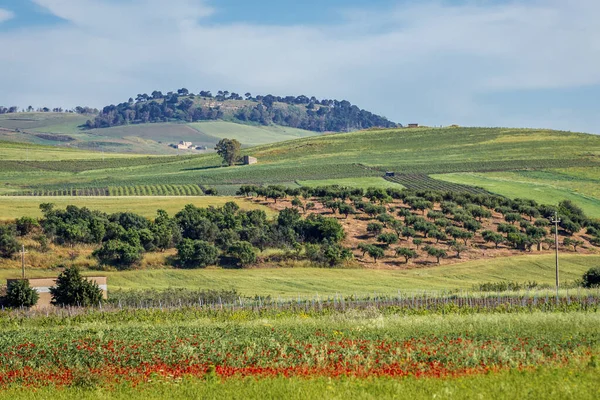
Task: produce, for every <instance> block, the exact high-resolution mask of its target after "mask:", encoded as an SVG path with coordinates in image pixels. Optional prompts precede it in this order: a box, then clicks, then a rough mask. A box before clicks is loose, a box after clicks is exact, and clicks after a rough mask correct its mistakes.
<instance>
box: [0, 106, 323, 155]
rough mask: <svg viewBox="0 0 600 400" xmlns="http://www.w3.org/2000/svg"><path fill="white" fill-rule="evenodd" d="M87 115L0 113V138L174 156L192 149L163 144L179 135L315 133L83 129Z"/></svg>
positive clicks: (206, 126)
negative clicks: (182, 149) (174, 147)
mask: <svg viewBox="0 0 600 400" xmlns="http://www.w3.org/2000/svg"><path fill="white" fill-rule="evenodd" d="M93 118H94V116H93V115H79V114H72V113H37V112H34V113H18V114H3V115H0V139H2V140H8V141H18V142H27V143H32V144H40V145H53V146H65V145H68V146H69V147H72V148H78V149H83V150H93V151H100V150H104V151H106V152H110V153H136V154H162V155H169V154H170V155H175V154H178V153H187V154H190V153H194V152H196V151H195V150H194V151H178V150H176V149H173V148H171V147H169V146H168V144H170V143H179V141H181V140H183V141H189V142H193V143H194V144H195V145H198V146H207V147H208V148H209V149H211V150H212V148H213V147H214V146H215V144H216V143H217V142H218V141H219V139H221V138H224V137H227V138H232V139H238V140H239V141H240V142H241V143H242V144H243V146H245V147H248V146H256V145H261V144H269V143H276V142H282V141H286V140H291V139H297V138H303V137H310V136H316V135H318V133H317V132H311V131H306V130H302V129H295V128H289V127H283V126H278V125H271V126H259V125H256V126H254V125H244V124H239V123H234V122H229V121H209V122H196V123H177V122H165V123H152V124H134V125H122V126H114V127H110V128H102V129H84V128H83V125H84V124H85V123H86V121H87V120H88V119H93ZM16 130H18V132H17V131H16ZM40 134H42V135H40ZM53 136H54V137H53ZM65 139H66V141H65Z"/></svg>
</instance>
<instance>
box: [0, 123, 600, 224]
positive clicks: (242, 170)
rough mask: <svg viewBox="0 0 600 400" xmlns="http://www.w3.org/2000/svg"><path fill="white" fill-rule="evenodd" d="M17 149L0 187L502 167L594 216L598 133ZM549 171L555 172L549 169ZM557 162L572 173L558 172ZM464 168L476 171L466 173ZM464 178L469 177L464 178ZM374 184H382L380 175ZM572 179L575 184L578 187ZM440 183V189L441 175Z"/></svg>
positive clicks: (401, 134) (441, 133) (5, 147)
mask: <svg viewBox="0 0 600 400" xmlns="http://www.w3.org/2000/svg"><path fill="white" fill-rule="evenodd" d="M222 124H225V123H222ZM230 126H231V125H230ZM15 146H16V147H15ZM17 147H18V148H17ZM26 147H27V146H23V145H15V144H8V143H7V142H4V143H2V147H1V149H0V154H5V155H6V157H5V159H13V160H20V162H19V163H12V164H6V163H4V164H1V162H0V193H10V192H18V191H22V190H24V189H28V190H29V189H34V190H37V189H40V190H56V189H65V188H66V189H71V188H90V187H109V186H134V185H157V184H172V185H186V184H190V183H192V184H198V185H206V186H217V185H218V186H219V188H220V190H221V192H222V193H228V194H230V193H235V191H236V189H237V187H239V185H243V184H290V183H291V182H307V181H308V184H316V183H315V182H311V181H319V182H324V183H328V182H349V183H350V182H355V183H356V184H359V185H363V186H364V185H365V182H371V181H364V180H362V179H363V178H380V177H381V176H383V174H384V171H387V170H391V171H395V172H396V173H397V174H415V175H414V176H419V174H422V175H421V176H425V175H426V174H448V173H479V174H480V173H486V172H490V173H491V172H492V171H502V172H510V173H515V174H518V175H519V178H521V180H520V181H519V180H518V179H512V178H513V177H509V179H510V180H512V181H515V182H524V185H528V184H529V183H530V182H533V183H536V182H537V183H540V184H541V185H540V186H539V188H540V189H544V190H540V196H541V197H540V199H536V200H538V201H539V202H550V203H556V202H558V201H560V200H561V199H562V198H563V197H564V198H574V199H575V201H576V202H577V203H578V204H582V205H583V206H584V207H585V208H586V210H588V211H589V212H590V214H591V215H598V214H597V212H596V210H597V208H596V206H595V205H594V204H595V202H596V201H597V199H598V198H599V197H598V196H599V195H598V193H597V189H594V188H595V187H597V180H598V178H597V176H598V175H597V174H598V164H599V156H600V137H598V136H595V135H587V134H579V133H571V132H560V131H547V130H524V129H499V128H437V129H416V130H408V129H395V130H383V131H365V132H355V133H349V134H336V135H325V136H317V137H311V138H301V139H297V140H293V141H288V142H284V143H279V144H270V145H261V146H258V147H253V148H251V149H245V150H243V154H248V155H253V156H256V157H257V158H258V160H259V161H258V162H259V163H258V165H252V166H235V167H230V168H222V167H220V166H221V159H220V158H219V157H217V156H216V155H214V154H212V155H211V154H209V155H199V156H185V157H182V156H178V157H175V156H174V157H167V158H160V160H159V161H156V160H154V161H153V160H152V159H146V160H142V159H137V160H133V161H132V160H130V159H120V160H119V161H118V162H113V161H111V160H108V159H107V160H106V161H105V162H104V163H101V162H95V163H91V162H81V163H77V162H73V163H71V164H67V163H58V162H52V161H49V160H52V159H56V158H58V159H60V158H61V157H62V158H74V159H75V158H90V157H94V158H95V159H97V158H98V157H99V156H101V155H100V154H99V153H89V152H75V151H71V150H63V149H59V150H56V151H58V152H65V153H64V155H56V154H52V151H46V148H42V147H40V148H38V150H39V152H38V151H37V150H36V153H33V150H30V151H31V153H30V154H31V156H30V157H31V158H30V159H33V158H34V157H39V159H41V160H48V162H44V163H40V162H34V161H30V162H21V161H22V160H25V159H26V155H25V156H24V154H26V151H25V149H26ZM32 148H33V147H32ZM531 149H535V151H532V150H531ZM557 169H558V170H560V171H559V172H556V170H557ZM563 170H566V171H571V172H566V173H565V172H561V171H563ZM557 174H559V175H560V174H562V175H565V174H567V175H569V174H570V175H569V176H572V179H571V178H569V179H567V178H564V179H562V180H558V181H556V183H553V185H554V186H555V188H550V187H549V186H548V185H549V184H550V182H554V176H555V175H557ZM578 175H580V176H579V177H578ZM472 176H476V177H477V179H475V180H473V179H474V178H472ZM482 176H484V175H458V178H457V177H456V176H455V177H453V178H452V179H459V178H460V179H461V180H463V181H461V182H463V183H471V184H475V185H478V186H484V187H485V182H482V181H481V177H482ZM465 177H469V179H472V180H471V181H469V182H466V181H464V179H466V178H465ZM523 177H525V178H523ZM340 179H348V181H340ZM444 179H450V178H444ZM524 179H526V180H524ZM400 181H402V179H400ZM373 182H375V181H373ZM376 182H379V183H380V184H381V180H379V179H378V180H376ZM432 182H435V181H434V180H431V179H430V180H429V183H432ZM488 183H489V182H488ZM511 183H514V182H511ZM514 184H515V185H517V183H514ZM383 185H387V183H383ZM574 185H578V187H579V188H580V189H578V188H577V187H576V186H574ZM505 186H506V184H505ZM530 186H531V185H530ZM440 187H445V186H444V184H443V182H442V183H441V184H440ZM506 187H508V186H506ZM520 188H521V189H517V190H514V191H512V192H509V191H506V192H504V193H503V192H502V191H498V192H499V193H503V194H506V195H508V196H513V195H514V196H522V194H523V189H524V188H525V186H523V185H521V186H520ZM536 188H538V187H536ZM549 189H552V190H549ZM555 189H558V191H556V190H555ZM490 190H492V189H490ZM503 190H504V189H503ZM548 190H549V191H548ZM492 191H493V190H492ZM573 196H575V197H573ZM577 196H579V197H577ZM584 196H585V197H584ZM525 197H532V196H525Z"/></svg>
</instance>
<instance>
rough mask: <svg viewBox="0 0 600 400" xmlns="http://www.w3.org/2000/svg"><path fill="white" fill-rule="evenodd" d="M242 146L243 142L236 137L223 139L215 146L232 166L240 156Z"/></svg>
mask: <svg viewBox="0 0 600 400" xmlns="http://www.w3.org/2000/svg"><path fill="white" fill-rule="evenodd" d="M241 147H242V145H241V143H240V142H238V141H237V140H235V139H221V140H219V143H217V145H216V146H215V150H216V151H217V154H218V155H220V156H221V157H223V160H224V161H225V162H226V163H227V165H229V166H232V165H233V164H235V162H236V161H237V160H238V159H239V158H240V149H241Z"/></svg>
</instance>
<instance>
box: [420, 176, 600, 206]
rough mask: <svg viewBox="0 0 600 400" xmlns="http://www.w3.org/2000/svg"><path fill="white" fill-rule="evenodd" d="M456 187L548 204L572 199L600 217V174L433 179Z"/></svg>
mask: <svg viewBox="0 0 600 400" xmlns="http://www.w3.org/2000/svg"><path fill="white" fill-rule="evenodd" d="M432 178H435V179H438V180H443V181H448V182H452V183H458V184H464V185H471V186H479V187H482V188H484V189H486V190H488V191H489V192H492V193H497V194H500V195H503V196H507V197H511V198H517V197H532V198H535V199H536V200H537V201H539V202H542V203H546V204H558V202H559V201H560V200H562V199H568V200H571V201H573V202H575V203H576V204H578V205H579V206H580V207H581V208H583V210H584V211H585V212H586V213H587V214H588V215H590V216H592V217H595V218H599V217H600V170H599V169H598V168H566V169H551V170H545V171H516V172H487V173H453V174H439V175H432Z"/></svg>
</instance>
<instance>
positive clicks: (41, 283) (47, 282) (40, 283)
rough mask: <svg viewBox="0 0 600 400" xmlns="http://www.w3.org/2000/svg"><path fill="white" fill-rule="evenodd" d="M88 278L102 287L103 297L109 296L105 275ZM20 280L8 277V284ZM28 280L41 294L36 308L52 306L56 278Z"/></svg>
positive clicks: (30, 285)
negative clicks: (51, 292)
mask: <svg viewBox="0 0 600 400" xmlns="http://www.w3.org/2000/svg"><path fill="white" fill-rule="evenodd" d="M86 279H88V280H90V281H92V282H96V283H97V284H98V286H99V287H100V289H102V297H103V298H105V299H106V298H108V295H107V290H108V286H107V284H106V277H105V276H89V277H86ZM18 280H20V279H8V280H7V281H6V286H8V285H10V283H11V282H13V281H18ZM27 281H29V287H31V288H33V289H35V290H37V292H38V293H39V294H40V298H39V300H38V302H37V304H36V306H35V307H34V308H36V309H40V308H46V307H50V306H51V304H50V301H51V300H52V296H51V295H50V288H51V287H53V286H55V285H56V278H29V279H27Z"/></svg>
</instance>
